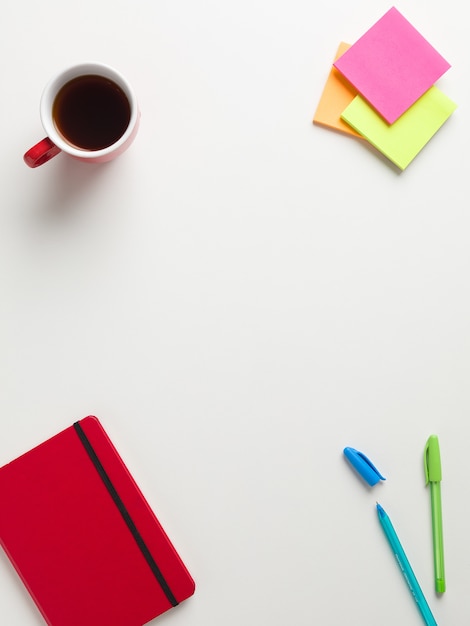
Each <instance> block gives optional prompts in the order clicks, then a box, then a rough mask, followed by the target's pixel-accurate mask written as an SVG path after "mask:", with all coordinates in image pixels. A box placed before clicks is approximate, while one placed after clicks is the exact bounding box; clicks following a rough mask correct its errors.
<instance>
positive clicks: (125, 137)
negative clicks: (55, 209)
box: [40, 63, 139, 161]
mask: <svg viewBox="0 0 470 626" xmlns="http://www.w3.org/2000/svg"><path fill="white" fill-rule="evenodd" d="M90 74H95V75H98V76H103V77H104V78H107V79H109V80H112V81H114V82H115V83H116V84H117V85H118V86H119V87H120V88H121V89H122V90H123V91H124V93H125V95H126V97H127V99H128V101H129V106H130V120H129V124H128V126H127V128H126V130H125V132H124V133H123V134H122V135H121V137H119V139H118V140H117V141H116V142H114V143H113V144H111V145H110V146H107V147H106V148H101V149H99V150H86V149H82V148H77V147H76V146H74V145H72V144H70V143H68V142H67V141H66V139H65V138H64V137H63V136H62V135H61V134H60V133H59V132H58V130H57V128H56V125H55V123H54V120H53V117H52V109H53V104H54V100H55V98H56V96H57V94H58V92H59V91H60V89H61V88H62V87H63V86H64V85H65V84H66V83H68V82H69V81H70V80H72V79H74V78H77V77H78V76H86V75H90ZM40 115H41V122H42V125H43V127H44V130H45V131H46V134H47V136H48V137H49V139H50V140H51V141H52V142H53V143H54V144H55V145H56V146H57V147H58V148H60V149H61V150H62V151H63V152H66V153H67V154H70V155H72V156H75V157H77V158H79V159H89V160H94V161H101V160H107V157H108V158H109V157H110V156H112V155H114V154H115V153H120V152H121V151H123V150H124V149H125V148H126V147H127V145H128V143H130V141H132V139H133V137H134V135H135V132H136V130H137V125H138V121H139V109H138V105H137V100H136V97H135V94H134V92H133V90H132V87H131V86H130V85H129V83H128V82H127V80H126V79H125V78H124V76H122V74H120V73H119V72H118V71H117V70H115V69H113V68H112V67H110V66H109V65H105V64H102V63H82V64H80V65H74V66H73V67H70V68H68V69H66V70H64V71H62V72H60V74H58V75H57V76H56V77H55V78H53V79H52V80H51V81H49V83H48V84H47V85H46V87H45V89H44V91H43V94H42V97H41V103H40Z"/></svg>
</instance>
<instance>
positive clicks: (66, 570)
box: [0, 416, 194, 626]
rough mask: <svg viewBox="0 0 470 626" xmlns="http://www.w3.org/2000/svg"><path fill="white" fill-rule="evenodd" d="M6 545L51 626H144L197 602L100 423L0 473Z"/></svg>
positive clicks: (85, 424)
mask: <svg viewBox="0 0 470 626" xmlns="http://www.w3.org/2000/svg"><path fill="white" fill-rule="evenodd" d="M0 543H1V545H2V547H3V548H4V550H5V552H6V553H7V555H8V557H9V559H10V560H11V562H12V564H13V566H14V567H15V568H16V570H17V572H18V574H19V575H20V577H21V579H22V580H23V582H24V584H25V586H26V587H27V589H28V591H29V592H30V594H31V596H32V597H33V599H34V601H35V602H36V604H37V606H38V608H39V610H40V611H41V613H42V615H43V617H44V619H45V620H46V623H47V624H49V625H50V626H143V625H144V624H147V623H148V622H149V621H150V620H152V619H153V618H155V617H157V616H158V615H160V614H161V613H163V612H165V611H167V610H168V609H170V608H172V607H173V606H176V605H177V604H179V603H180V602H182V601H183V600H185V599H186V598H188V597H189V596H191V595H192V594H193V593H194V582H193V580H192V578H191V576H190V574H189V572H188V571H187V569H186V567H185V565H184V564H183V562H182V561H181V559H180V557H179V556H178V554H177V552H176V551H175V549H174V547H173V545H172V544H171V542H170V540H169V539H168V537H167V535H166V534H165V531H164V530H163V528H162V526H161V525H160V523H159V521H158V520H157V518H156V517H155V515H154V513H153V512H152V510H151V508H150V506H149V505H148V503H147V501H146V500H145V498H144V496H143V495H142V493H141V491H140V490H139V488H138V486H137V484H136V483H135V481H134V479H133V478H132V476H131V475H130V473H129V471H128V469H127V468H126V466H125V465H124V463H123V461H122V459H121V458H120V456H119V454H118V453H117V451H116V449H115V448H114V446H113V444H112V443H111V441H110V439H109V438H108V436H107V434H106V433H105V431H104V429H103V427H102V426H101V424H100V422H99V421H98V419H97V418H96V417H93V416H89V417H86V418H85V419H82V420H80V421H78V422H76V423H75V424H73V426H70V427H69V428H67V429H65V430H63V431H62V432H60V433H59V434H57V435H55V436H54V437H52V438H51V439H48V440H47V441H45V442H44V443H42V444H41V445H39V446H37V447H36V448H33V449H32V450H30V451H29V452H27V453H26V454H24V455H22V456H20V457H19V458H17V459H15V460H14V461H12V462H11V463H8V464H7V465H5V466H4V467H2V468H0ZM0 614H1V609H0ZM0 621H1V617H0Z"/></svg>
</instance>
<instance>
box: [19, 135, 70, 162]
mask: <svg viewBox="0 0 470 626" xmlns="http://www.w3.org/2000/svg"><path fill="white" fill-rule="evenodd" d="M60 151H61V150H60V148H58V147H57V146H56V145H55V143H53V142H52V141H51V140H50V139H49V137H45V138H44V139H42V140H41V141H40V142H39V143H37V144H36V145H35V146H33V147H32V148H30V149H29V150H28V152H26V154H25V155H24V157H23V159H24V162H25V163H26V165H29V167H38V166H39V165H42V164H43V163H47V161H49V160H50V159H52V157H55V156H56V155H57V154H59V152H60Z"/></svg>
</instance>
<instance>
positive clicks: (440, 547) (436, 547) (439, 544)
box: [430, 482, 446, 593]
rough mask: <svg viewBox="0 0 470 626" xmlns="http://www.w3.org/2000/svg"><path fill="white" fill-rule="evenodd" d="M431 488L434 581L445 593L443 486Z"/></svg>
mask: <svg viewBox="0 0 470 626" xmlns="http://www.w3.org/2000/svg"><path fill="white" fill-rule="evenodd" d="M430 487H431V513H432V541H433V552H434V579H435V581H436V591H437V592H438V593H443V592H444V591H445V590H446V581H445V573H444V542H443V535H442V505H441V484H440V483H439V482H433V483H431V485H430Z"/></svg>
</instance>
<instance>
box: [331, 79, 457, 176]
mask: <svg viewBox="0 0 470 626" xmlns="http://www.w3.org/2000/svg"><path fill="white" fill-rule="evenodd" d="M456 108H457V105H456V104H455V102H452V100H451V99H450V98H448V97H447V96H446V95H445V94H444V93H442V91H440V90H439V89H438V88H437V87H436V86H432V87H431V88H430V89H428V91H426V93H425V94H424V95H422V96H421V98H419V99H418V100H417V101H416V102H415V103H414V104H413V105H412V106H411V107H410V108H409V109H408V110H407V111H405V113H403V115H402V116H401V117H399V118H398V119H397V121H396V122H394V123H393V124H387V122H386V121H385V120H384V119H383V118H382V117H381V116H380V115H379V114H378V113H377V112H376V111H375V110H374V109H373V108H372V107H371V106H370V105H369V104H368V103H367V102H366V101H365V100H364V99H363V98H362V97H361V96H356V97H355V98H354V100H353V101H352V102H351V104H350V105H348V106H347V107H346V109H345V110H344V111H343V113H342V114H341V119H343V120H344V121H345V122H347V123H348V124H349V125H350V126H352V127H353V128H354V129H355V130H356V131H357V132H358V133H360V134H361V135H362V136H363V137H364V138H365V139H367V140H368V141H369V142H370V143H371V144H372V145H373V146H375V147H376V148H377V149H378V150H379V151H380V152H382V154H384V155H385V156H386V157H387V158H388V159H390V161H392V162H393V163H395V165H397V166H398V167H399V168H400V169H402V170H404V169H405V167H406V166H407V165H409V164H410V163H411V161H412V160H413V159H414V158H415V156H416V155H417V154H418V152H420V151H421V150H422V149H423V148H424V146H425V145H426V144H427V143H428V141H429V140H430V139H431V137H432V136H433V135H434V134H435V133H436V132H437V131H438V130H439V128H440V127H441V126H442V124H444V122H445V121H446V120H447V119H448V118H449V117H450V115H451V114H452V113H453V111H455V109H456Z"/></svg>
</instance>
